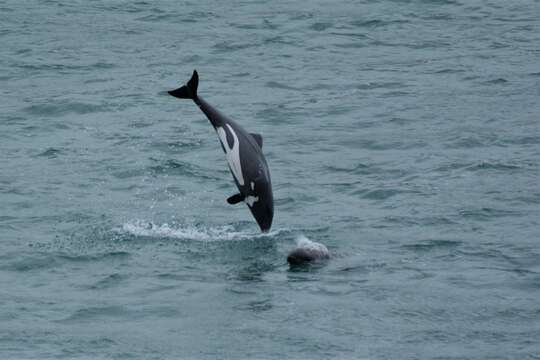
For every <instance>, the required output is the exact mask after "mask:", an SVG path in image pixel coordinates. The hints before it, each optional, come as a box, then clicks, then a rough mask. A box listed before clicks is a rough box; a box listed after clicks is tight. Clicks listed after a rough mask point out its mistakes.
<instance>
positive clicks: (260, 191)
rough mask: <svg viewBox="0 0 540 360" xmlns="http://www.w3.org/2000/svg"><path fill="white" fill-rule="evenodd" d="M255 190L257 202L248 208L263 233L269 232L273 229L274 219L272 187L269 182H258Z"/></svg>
mask: <svg viewBox="0 0 540 360" xmlns="http://www.w3.org/2000/svg"><path fill="white" fill-rule="evenodd" d="M255 189H256V199H257V200H256V201H254V202H253V203H252V204H250V203H248V206H249V209H250V210H251V213H252V214H253V217H254V218H255V220H256V221H257V224H259V227H260V228H261V231H262V232H268V231H269V230H270V228H271V227H272V219H273V218H274V197H273V195H272V185H271V184H270V182H269V181H257V183H256V185H255Z"/></svg>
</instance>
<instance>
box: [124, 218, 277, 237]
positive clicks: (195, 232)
mask: <svg viewBox="0 0 540 360" xmlns="http://www.w3.org/2000/svg"><path fill="white" fill-rule="evenodd" d="M119 230H120V231H121V232H124V233H128V234H131V235H134V236H144V237H152V238H175V239H182V240H196V241H229V240H253V239H257V238H262V237H268V236H275V235H277V234H278V233H279V230H276V231H272V232H270V233H266V234H263V233H259V232H257V233H249V232H245V231H237V230H235V229H234V227H232V226H230V225H224V226H216V227H198V226H194V225H176V224H174V225H169V224H167V223H164V224H154V223H153V222H148V221H143V220H133V221H128V222H126V223H125V224H123V225H122V228H121V229H119Z"/></svg>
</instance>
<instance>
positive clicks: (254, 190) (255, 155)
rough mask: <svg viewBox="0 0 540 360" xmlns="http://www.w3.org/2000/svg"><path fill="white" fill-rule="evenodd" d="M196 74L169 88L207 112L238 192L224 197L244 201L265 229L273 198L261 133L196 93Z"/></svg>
mask: <svg viewBox="0 0 540 360" xmlns="http://www.w3.org/2000/svg"><path fill="white" fill-rule="evenodd" d="M198 85H199V75H198V74H197V71H193V76H192V77H191V79H190V80H189V81H188V83H187V84H186V85H184V86H182V87H181V88H178V89H176V90H172V91H169V94H170V95H172V96H174V97H177V98H180V99H192V100H193V101H194V102H195V104H197V105H198V106H199V108H200V109H201V110H202V112H203V113H204V114H205V115H206V117H207V118H208V120H210V123H212V126H213V127H214V129H215V130H216V132H217V135H218V137H219V141H220V142H221V147H222V148H223V151H224V152H225V155H226V157H227V162H228V163H229V168H230V169H231V173H232V175H233V177H234V182H235V183H236V186H237V187H238V190H239V191H240V192H239V193H238V194H235V195H233V196H231V197H229V198H228V199H227V202H228V203H229V204H237V203H239V202H241V201H244V202H245V203H246V204H247V206H248V207H249V210H251V213H252V214H253V216H254V217H255V220H257V224H259V227H260V228H261V231H263V232H267V231H268V230H270V227H271V226H272V219H273V217H274V197H273V194H272V183H271V181H270V171H269V170H268V165H267V164H266V159H265V158H264V155H263V153H262V146H263V140H262V137H261V135H259V134H252V133H248V132H247V131H246V130H244V129H243V128H242V127H241V126H240V125H238V124H237V123H236V122H234V121H233V120H231V119H229V118H228V117H226V116H225V115H223V114H222V113H220V112H219V111H218V110H217V109H215V108H214V107H213V106H212V105H210V104H209V103H207V102H206V101H204V100H203V99H202V98H201V97H200V96H198V95H197V87H198Z"/></svg>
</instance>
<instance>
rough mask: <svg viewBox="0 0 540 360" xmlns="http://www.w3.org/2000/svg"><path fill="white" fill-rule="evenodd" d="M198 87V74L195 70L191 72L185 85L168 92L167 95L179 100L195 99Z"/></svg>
mask: <svg viewBox="0 0 540 360" xmlns="http://www.w3.org/2000/svg"><path fill="white" fill-rule="evenodd" d="M198 86H199V74H197V70H193V76H191V79H190V80H189V81H188V82H187V84H186V85H184V86H182V87H181V88H178V89H176V90H171V91H169V95H172V96H174V97H177V98H179V99H192V100H195V99H197V87H198Z"/></svg>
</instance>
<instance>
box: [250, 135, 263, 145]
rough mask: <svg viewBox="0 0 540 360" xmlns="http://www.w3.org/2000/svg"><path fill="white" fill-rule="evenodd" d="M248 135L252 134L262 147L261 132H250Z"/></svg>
mask: <svg viewBox="0 0 540 360" xmlns="http://www.w3.org/2000/svg"><path fill="white" fill-rule="evenodd" d="M250 135H251V136H253V138H254V139H255V141H256V142H257V144H259V147H260V148H261V149H262V144H263V140H262V136H261V134H255V133H251V134H250Z"/></svg>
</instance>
